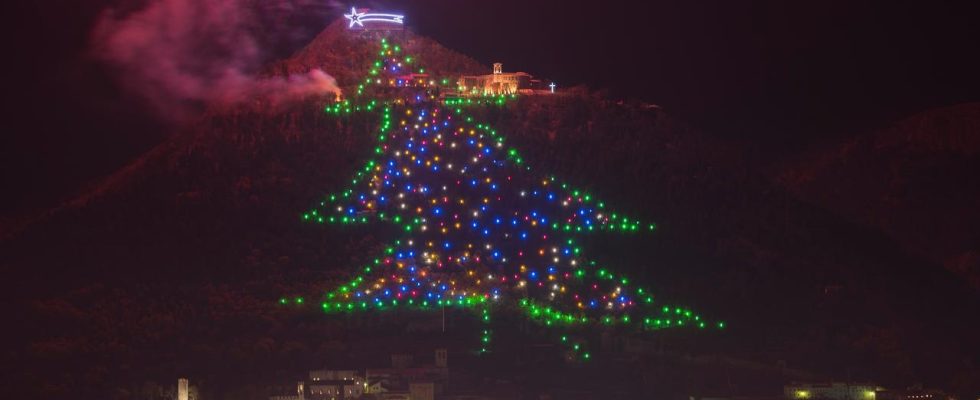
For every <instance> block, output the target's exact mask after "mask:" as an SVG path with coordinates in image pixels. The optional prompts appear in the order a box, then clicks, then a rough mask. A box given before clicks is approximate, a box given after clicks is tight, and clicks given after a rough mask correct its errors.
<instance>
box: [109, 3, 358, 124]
mask: <svg viewBox="0 0 980 400" xmlns="http://www.w3.org/2000/svg"><path fill="white" fill-rule="evenodd" d="M306 1H309V0H295V1H290V0H278V1H276V3H277V7H281V6H282V5H283V4H286V5H290V6H294V7H288V8H295V7H299V6H302V5H303V4H302V3H303V2H306ZM293 3H296V4H293ZM254 6H255V1H252V2H251V3H246V0H150V1H149V2H148V3H147V4H146V5H145V7H143V8H142V9H140V10H137V11H134V12H130V13H126V14H123V13H120V12H119V11H117V10H114V9H109V10H106V11H105V12H103V14H102V15H101V17H100V19H99V21H98V23H97V24H96V27H95V29H94V32H93V50H94V53H95V55H96V56H97V57H99V58H100V59H102V60H104V61H106V62H108V63H109V64H110V65H112V66H114V67H115V68H117V69H118V75H119V76H120V78H121V80H122V83H123V85H124V87H126V88H127V89H128V90H130V91H131V92H133V93H134V94H136V95H138V96H139V97H141V98H142V99H144V100H145V101H146V102H147V103H148V104H149V105H150V106H151V107H152V108H153V109H154V111H156V112H157V113H158V114H160V115H161V116H162V117H164V118H167V119H172V120H185V119H187V118H189V117H193V116H194V115H196V114H197V113H198V112H200V110H201V109H202V108H203V107H204V106H205V105H207V104H215V103H218V104H235V103H238V102H242V101H247V100H251V99H254V98H257V97H261V98H263V99H267V100H269V101H270V102H272V103H274V104H278V103H283V102H287V101H292V100H297V99H301V98H304V97H306V96H311V95H325V94H331V95H337V94H339V93H340V88H338V87H337V83H336V81H335V80H334V79H333V78H332V77H331V76H329V75H327V74H326V73H325V72H324V71H323V70H321V69H313V70H312V71H310V72H309V73H308V74H301V75H294V76H289V77H277V78H258V77H256V75H255V73H256V71H257V70H258V69H259V68H260V67H261V64H262V62H263V57H264V54H263V51H262V49H261V48H260V47H261V46H260V45H259V43H260V40H259V38H257V37H256V33H255V32H256V31H261V30H262V29H261V28H263V27H262V26H261V18H260V17H261V15H257V14H260V13H261V12H262V11H261V10H257V9H256V7H254ZM286 28H288V27H286ZM286 28H283V29H286Z"/></svg>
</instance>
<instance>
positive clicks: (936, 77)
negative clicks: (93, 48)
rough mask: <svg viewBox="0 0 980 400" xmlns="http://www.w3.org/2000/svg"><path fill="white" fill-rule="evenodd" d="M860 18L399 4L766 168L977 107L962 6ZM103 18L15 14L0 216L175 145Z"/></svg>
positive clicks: (480, 53)
mask: <svg viewBox="0 0 980 400" xmlns="http://www.w3.org/2000/svg"><path fill="white" fill-rule="evenodd" d="M267 1H271V2H275V1H273V0H267ZM324 3H328V2H326V1H325V2H324ZM857 3H858V2H853V1H820V2H800V1H754V2H750V1H739V2H736V1H644V2H594V3H581V5H572V4H574V2H570V1H552V0H534V1H531V0H522V1H516V0H497V1H479V2H477V1H461V0H429V1H423V0H415V1H404V2H390V3H389V4H395V5H397V7H395V8H400V9H402V10H403V11H404V12H405V13H406V14H407V15H408V21H409V23H410V25H411V26H412V27H413V28H414V29H415V30H416V31H417V32H419V33H421V34H423V35H426V36H430V37H432V38H434V39H436V40H438V41H440V42H442V43H443V44H445V45H447V46H448V47H450V48H453V49H456V50H459V51H461V52H463V53H466V54H469V55H471V56H473V57H475V58H476V59H478V60H479V61H481V62H484V63H486V64H489V63H490V62H493V61H501V62H504V65H505V69H507V70H524V71H527V72H531V73H533V74H536V75H540V76H546V77H550V78H553V79H554V80H556V81H557V82H558V83H559V84H563V85H572V84H579V83H582V84H586V85H588V86H590V87H592V88H604V89H608V90H609V91H610V93H611V95H612V96H614V97H617V98H627V99H639V100H643V101H647V102H652V103H656V104H659V105H661V106H663V107H664V108H665V109H666V110H667V112H668V113H671V114H673V115H675V116H677V117H679V118H682V119H684V120H686V121H687V122H689V123H691V124H692V125H694V126H697V127H699V128H701V129H702V130H704V131H705V132H707V133H709V134H712V135H715V136H718V137H722V138H725V139H732V140H737V141H744V142H749V143H750V144H753V145H758V146H760V147H761V148H762V149H764V150H765V151H768V152H770V154H771V155H773V156H776V155H777V154H779V153H785V152H793V151H799V150H801V149H803V148H805V147H807V146H810V145H814V144H817V143H824V142H827V141H831V140H835V139H839V138H841V137H844V136H847V135H851V134H856V133H861V132H864V131H867V130H869V129H873V128H875V127H877V126H881V125H883V124H886V123H888V122H890V121H893V120H895V119H897V118H900V117H902V116H905V115H908V114H911V113H914V112H917V111H921V110H924V109H927V108H930V107H935V106H942V105H948V104H955V103H960V102H966V101H978V100H980V77H978V75H980V74H978V72H977V71H980V57H978V56H977V50H976V49H977V40H978V39H980V24H978V23H977V22H976V21H978V20H980V15H978V14H977V13H975V12H972V10H971V9H969V6H968V5H967V2H963V4H962V5H944V4H939V2H901V1H888V2H885V1H881V2H861V3H862V4H857ZM110 4H116V3H115V2H110V1H106V0H97V1H87V2H77V1H67V0H56V1H52V2H29V1H19V2H17V3H15V4H13V5H10V6H8V7H9V9H12V10H13V12H12V15H13V16H14V18H12V19H13V20H15V21H16V22H15V23H14V25H13V27H12V28H13V29H12V33H8V34H7V35H4V40H5V41H6V42H8V43H6V46H4V48H5V49H6V51H7V57H6V61H5V62H4V63H3V64H4V67H5V69H8V70H9V71H8V73H7V74H5V75H6V77H7V79H8V80H10V81H12V84H11V83H8V85H7V89H5V90H4V97H5V101H4V103H5V104H6V105H5V107H4V108H3V109H4V116H3V123H4V125H5V127H4V130H3V131H4V134H3V141H4V142H3V144H2V149H3V152H2V154H0V156H2V164H0V168H2V170H3V171H4V172H3V182H2V183H3V186H4V187H5V190H4V192H6V193H15V195H13V196H10V195H8V196H4V199H3V202H2V203H0V207H2V208H0V209H3V210H4V212H0V216H3V215H9V214H11V213H12V212H16V211H18V210H25V209H28V208H32V207H35V206H44V205H48V204H50V203H51V202H52V201H53V200H54V199H57V198H58V197H61V196H65V195H66V194H67V193H70V192H72V191H75V190H78V188H79V187H80V186H81V185H84V184H85V183H86V182H91V181H92V180H93V179H96V178H97V177H99V176H101V175H103V174H106V173H109V172H111V171H113V170H115V169H117V168H118V167H120V166H121V165H124V164H125V163H126V162H127V161H128V160H131V159H132V158H133V157H135V156H137V155H138V154H140V153H141V152H142V151H144V150H146V149H147V148H149V147H151V146H152V145H153V144H154V143H156V142H158V141H159V140H160V139H161V138H162V137H164V136H165V135H166V131H167V129H168V128H167V127H165V126H163V125H161V124H160V123H158V122H157V121H156V120H154V119H153V118H151V117H149V116H148V114H147V112H146V111H145V110H144V109H143V108H141V107H140V106H139V105H138V104H136V103H134V102H132V101H130V99H128V98H126V97H125V96H124V95H123V94H122V93H121V91H120V90H119V87H118V84H117V82H116V81H115V79H114V77H113V76H111V74H110V73H108V72H107V71H106V70H105V69H104V68H102V67H100V66H99V65H98V64H96V63H93V62H91V61H89V59H88V57H87V56H86V54H87V53H86V50H87V47H88V41H89V39H88V38H89V32H90V30H91V28H92V24H93V23H94V21H95V18H96V16H97V15H98V13H99V11H100V10H101V9H103V8H104V7H106V6H107V5H110ZM360 4H364V3H360ZM333 5H334V6H345V4H344V3H333ZM321 11H322V10H321ZM331 14H332V12H331ZM334 16H335V14H334ZM321 17H322V19H321ZM331 17H332V16H331V15H327V14H326V13H310V12H304V10H297V16H296V18H294V19H292V20H290V21H288V22H287V23H290V24H295V25H296V27H297V29H299V32H301V33H300V35H299V36H298V37H296V38H294V39H295V40H292V41H290V42H288V43H286V44H282V45H279V46H277V48H274V49H267V50H268V51H269V53H270V54H272V55H277V56H283V55H288V54H289V53H290V52H292V51H293V50H295V48H296V47H297V46H300V45H302V43H304V42H306V41H308V40H309V39H310V38H312V36H313V35H314V34H315V32H317V31H318V30H319V29H322V27H323V26H325V25H326V24H327V23H329V22H330V19H331Z"/></svg>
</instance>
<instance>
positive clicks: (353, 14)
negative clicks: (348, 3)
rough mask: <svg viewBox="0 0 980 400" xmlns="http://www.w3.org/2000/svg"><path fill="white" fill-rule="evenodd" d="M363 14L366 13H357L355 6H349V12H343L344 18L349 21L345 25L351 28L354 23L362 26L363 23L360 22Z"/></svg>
mask: <svg viewBox="0 0 980 400" xmlns="http://www.w3.org/2000/svg"><path fill="white" fill-rule="evenodd" d="M364 14H366V13H358V12H357V9H356V8H354V7H351V8H350V14H344V18H347V20H348V21H350V25H348V26H347V27H348V28H353V27H354V24H357V26H364V23H363V22H361V17H362V16H364Z"/></svg>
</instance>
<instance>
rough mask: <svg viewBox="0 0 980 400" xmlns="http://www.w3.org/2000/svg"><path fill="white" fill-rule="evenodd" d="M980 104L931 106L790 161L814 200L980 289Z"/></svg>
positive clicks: (794, 176)
mask: <svg viewBox="0 0 980 400" xmlns="http://www.w3.org/2000/svg"><path fill="white" fill-rule="evenodd" d="M977 171H980V103H973V104H963V105H958V106H953V107H948V108H942V109H936V110H930V111H927V112H923V113H921V114H918V115H914V116H912V117H909V118H907V119H905V120H902V121H899V122H897V123H895V124H894V125H892V126H888V127H886V128H884V129H882V130H880V131H878V132H874V133H870V134H866V135H861V136H858V137H855V138H852V139H850V140H848V141H847V142H845V143H841V144H839V145H837V146H834V147H832V148H830V149H823V150H820V151H814V152H812V153H810V154H808V155H806V156H805V157H803V158H802V159H801V160H800V161H798V162H795V163H793V164H791V165H790V166H789V167H788V168H786V169H785V171H784V172H783V173H782V174H781V176H780V178H779V181H780V182H781V183H782V184H783V185H785V187H787V188H788V189H790V190H791V191H793V192H794V193H795V194H797V195H799V196H800V197H801V198H803V199H805V200H806V201H808V202H811V203H813V204H816V205H818V206H820V207H824V208H827V209H830V210H833V211H834V212H836V213H839V214H840V215H842V216H844V217H846V218H848V219H851V220H854V221H856V222H858V223H861V224H863V225H866V226H869V227H873V228H875V229H879V230H881V231H883V232H886V233H887V234H888V235H889V236H890V237H893V238H895V240H897V241H899V242H900V243H901V244H902V245H903V246H904V247H906V248H907V249H909V250H910V252H912V253H914V254H917V255H920V256H922V257H924V258H926V259H928V260H929V261H931V262H933V263H936V264H939V265H943V266H945V267H946V268H947V269H949V270H950V271H953V272H955V273H956V274H958V275H960V276H962V277H964V278H965V279H967V280H969V281H970V283H971V284H972V285H973V286H974V287H975V288H980V207H977V204H980V177H978V172H977Z"/></svg>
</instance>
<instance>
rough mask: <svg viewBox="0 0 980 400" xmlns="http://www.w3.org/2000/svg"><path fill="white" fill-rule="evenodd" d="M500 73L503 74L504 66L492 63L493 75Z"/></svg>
mask: <svg viewBox="0 0 980 400" xmlns="http://www.w3.org/2000/svg"><path fill="white" fill-rule="evenodd" d="M502 73H504V64H503V63H493V74H494V75H500V74H502Z"/></svg>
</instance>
